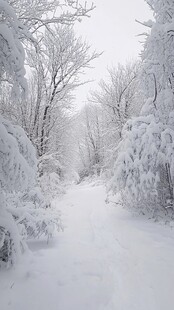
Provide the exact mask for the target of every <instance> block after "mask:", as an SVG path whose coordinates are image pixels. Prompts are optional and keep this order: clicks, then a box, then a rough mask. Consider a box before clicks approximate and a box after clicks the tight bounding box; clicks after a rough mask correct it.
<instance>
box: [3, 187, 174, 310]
mask: <svg viewBox="0 0 174 310" xmlns="http://www.w3.org/2000/svg"><path fill="white" fill-rule="evenodd" d="M55 203H56V204H57V205H58V208H59V209H61V211H62V214H63V216H62V218H63V223H64V225H65V226H66V227H65V231H64V232H62V233H59V234H58V235H57V236H56V237H55V239H54V240H52V241H51V242H50V243H49V245H48V246H47V245H46V243H45V241H39V242H38V241H35V242H31V243H30V244H29V246H30V249H31V250H32V251H31V252H30V253H29V254H28V255H26V256H25V257H24V258H23V261H22V263H21V264H20V265H19V266H18V267H16V269H15V270H11V271H8V272H1V275H0V309H1V310H8V309H9V310H166V309H167V310H173V309H174V298H173V283H174V234H173V231H172V230H171V229H170V228H167V227H163V226H159V225H157V224H154V223H150V222H147V221H145V220H144V219H141V218H135V217H132V216H131V215H130V214H129V213H128V212H127V211H125V210H122V209H121V208H120V207H113V206H112V205H110V206H109V205H106V204H105V191H104V187H103V186H96V187H92V186H90V185H86V186H75V187H74V188H72V189H71V190H70V191H69V192H68V193H67V194H66V195H65V196H64V197H63V199H62V200H61V201H56V202H55Z"/></svg>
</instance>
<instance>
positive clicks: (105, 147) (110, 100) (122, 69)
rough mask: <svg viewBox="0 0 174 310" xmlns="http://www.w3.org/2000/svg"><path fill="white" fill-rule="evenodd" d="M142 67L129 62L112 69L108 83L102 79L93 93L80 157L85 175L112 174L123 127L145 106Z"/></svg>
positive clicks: (85, 114) (84, 115)
mask: <svg viewBox="0 0 174 310" xmlns="http://www.w3.org/2000/svg"><path fill="white" fill-rule="evenodd" d="M139 68H140V64H139V63H138V62H130V63H127V64H126V65H125V66H123V65H121V64H119V65H118V66H117V67H113V68H111V69H109V70H108V80H101V82H100V83H99V90H97V91H93V92H92V93H91V96H90V97H89V104H88V105H87V106H85V107H84V109H83V110H82V112H81V122H82V124H83V130H84V131H83V139H82V138H81V139H82V140H81V143H80V144H79V154H80V158H81V161H82V162H83V166H84V170H83V173H84V174H86V175H88V174H89V175H91V174H96V175H100V174H101V173H104V172H106V171H107V174H110V173H112V170H113V165H114V162H115V158H116V147H117V145H118V143H119V141H120V139H121V138H122V129H123V126H124V124H125V123H126V121H127V120H128V119H129V118H130V117H131V116H133V115H136V114H137V113H138V112H139V110H140V108H141V105H142V97H140V91H139V80H138V72H139ZM85 167H86V168H85ZM81 173H82V172H81ZM83 173H82V174H83Z"/></svg>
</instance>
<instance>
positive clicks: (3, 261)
mask: <svg viewBox="0 0 174 310" xmlns="http://www.w3.org/2000/svg"><path fill="white" fill-rule="evenodd" d="M0 8H1V15H0V66H1V76H0V83H2V82H4V81H7V82H8V83H10V84H12V85H13V87H14V93H15V95H16V96H17V95H18V96H19V94H20V91H21V90H22V92H26V80H25V78H24V74H25V70H24V57H25V53H24V49H23V45H22V43H21V36H25V38H26V39H27V38H29V39H30V38H31V36H30V34H29V33H28V31H27V30H26V29H25V27H24V26H23V25H22V24H21V23H20V22H19V20H18V19H17V17H16V14H15V12H14V10H13V9H12V7H11V6H10V5H9V4H8V2H7V1H3V0H1V1H0ZM36 173H37V160H36V152H35V149H34V147H33V146H32V144H31V142H30V140H29V139H28V138H27V136H26V134H25V133H24V130H23V129H22V128H20V127H19V126H14V125H12V123H11V122H10V121H7V120H5V119H4V118H3V117H0V267H1V266H2V265H6V266H9V265H11V264H14V263H15V261H16V259H17V258H18V256H19V255H20V253H21V252H22V250H24V248H25V243H24V242H23V238H24V237H26V238H28V237H31V236H33V237H36V236H37V237H38V236H39V235H41V234H43V233H44V234H46V235H47V236H50V235H51V234H52V232H53V229H54V226H55V225H59V224H58V222H59V218H57V216H55V215H54V216H53V213H52V214H51V213H50V214H49V215H48V211H47V209H48V206H47V205H46V203H45V202H44V199H43V197H42V195H41V193H40V190H39V189H37V188H36V185H37V182H36ZM52 216H53V217H52Z"/></svg>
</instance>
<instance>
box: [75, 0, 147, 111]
mask: <svg viewBox="0 0 174 310" xmlns="http://www.w3.org/2000/svg"><path fill="white" fill-rule="evenodd" d="M88 2H90V1H88ZM94 4H95V5H96V9H95V10H94V11H92V12H91V17H90V18H86V19H83V21H82V22H81V23H80V24H78V25H77V26H76V30H77V33H78V34H79V35H82V37H83V38H84V39H86V41H87V42H88V43H89V44H90V45H91V47H92V49H93V50H96V51H97V52H102V51H103V52H104V53H103V55H102V56H100V58H99V59H97V60H94V61H93V63H92V64H91V65H92V66H93V67H95V68H94V69H91V70H88V71H87V74H86V76H85V79H90V80H91V79H94V80H95V81H94V82H92V83H90V84H88V85H84V86H81V87H80V89H79V90H78V91H77V98H76V100H77V105H78V106H80V105H81V104H82V103H84V102H85V101H86V96H87V95H88V93H89V90H90V89H96V87H97V83H98V82H99V81H100V79H101V78H105V76H106V74H107V67H110V66H111V65H117V63H118V62H120V63H125V62H126V61H127V60H129V59H132V58H137V57H138V55H139V54H140V51H141V49H142V45H141V44H140V42H139V41H141V40H143V38H141V37H137V35H138V34H140V33H141V32H143V31H144V28H143V26H141V25H140V24H138V23H136V22H135V19H138V20H140V21H146V20H148V19H150V18H152V13H151V11H150V9H149V7H148V5H147V4H146V2H145V1H144V0H94Z"/></svg>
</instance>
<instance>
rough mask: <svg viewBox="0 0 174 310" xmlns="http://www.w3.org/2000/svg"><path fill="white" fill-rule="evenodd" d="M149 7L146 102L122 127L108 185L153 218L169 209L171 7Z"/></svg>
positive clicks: (173, 176)
mask: <svg viewBox="0 0 174 310" xmlns="http://www.w3.org/2000/svg"><path fill="white" fill-rule="evenodd" d="M147 3H148V4H149V5H150V7H151V9H152V10H153V12H154V21H153V22H150V21H149V22H148V23H145V25H147V26H148V27H149V29H150V34H147V38H146V42H145V45H144V52H143V54H142V60H143V69H142V75H141V79H142V81H143V85H144V87H143V90H144V93H145V95H146V98H147V100H146V103H145V104H144V106H143V108H142V110H141V115H140V116H139V117H138V118H135V119H134V120H132V121H130V122H128V123H127V124H126V125H125V128H124V134H123V140H122V142H121V143H120V145H119V152H120V153H119V157H118V159H117V161H116V164H115V173H114V177H113V180H112V186H113V188H114V190H116V189H117V190H118V189H121V190H123V191H124V195H125V196H126V197H127V201H129V205H134V206H137V207H138V208H139V209H140V210H143V211H145V212H146V211H147V209H148V210H150V212H152V214H153V215H154V214H155V215H157V214H158V213H159V211H160V210H163V211H164V212H165V213H169V212H170V211H173V184H174V183H173V181H174V170H173V167H174V165H173V154H174V153H173V141H174V140H173V138H174V135H173V134H174V127H173V115H174V105H173V103H174V92H173V89H174V88H173V87H174V79H173V77H174V66H173V59H174V52H173V51H174V41H173V32H174V28H173V23H172V20H173V16H174V4H173V1H168V2H166V1H163V0H160V1H157V0H153V1H148V2H147ZM131 199H132V204H131V203H130V200H131Z"/></svg>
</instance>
